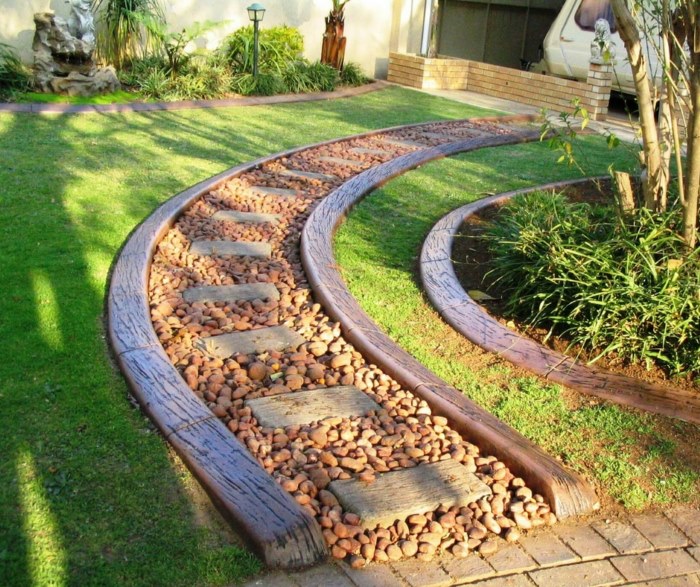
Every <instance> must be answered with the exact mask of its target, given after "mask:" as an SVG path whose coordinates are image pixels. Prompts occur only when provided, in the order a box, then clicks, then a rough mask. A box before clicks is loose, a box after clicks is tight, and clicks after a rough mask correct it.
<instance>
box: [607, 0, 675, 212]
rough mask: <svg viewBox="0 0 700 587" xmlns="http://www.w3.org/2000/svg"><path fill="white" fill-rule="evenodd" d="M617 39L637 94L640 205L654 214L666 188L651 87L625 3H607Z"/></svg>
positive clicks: (639, 44) (613, 1) (644, 60)
mask: <svg viewBox="0 0 700 587" xmlns="http://www.w3.org/2000/svg"><path fill="white" fill-rule="evenodd" d="M611 5H612V9H613V13H614V14H615V20H616V21H617V26H618V31H619V33H620V38H621V39H622V41H623V42H624V44H625V48H626V49H627V55H628V56H629V62H630V66H631V68H632V78H633V80H634V88H635V90H636V92H637V104H638V106H639V124H640V127H641V130H642V142H643V145H644V163H645V165H646V173H644V174H643V176H644V177H643V180H642V189H643V192H644V204H645V206H647V207H648V208H650V209H652V210H658V209H659V207H660V204H661V202H662V200H663V199H664V194H665V192H666V189H667V187H668V185H667V182H668V170H667V169H664V160H663V157H662V153H661V148H660V146H659V138H658V133H657V130H656V121H655V120H654V100H653V95H652V84H651V81H650V79H649V73H648V71H647V65H646V59H645V58H644V52H643V51H642V44H641V41H640V38H639V32H638V31H637V25H636V23H635V21H634V19H633V18H632V15H631V14H630V11H629V9H628V8H627V4H626V3H625V0H612V2H611Z"/></svg>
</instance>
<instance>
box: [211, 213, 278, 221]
mask: <svg viewBox="0 0 700 587" xmlns="http://www.w3.org/2000/svg"><path fill="white" fill-rule="evenodd" d="M212 218H213V219H214V220H228V221H230V222H248V223H250V224H264V223H265V222H269V223H270V224H277V223H278V222H279V220H280V218H282V215H281V214H261V213H259V212H238V211H237V210H219V211H218V212H217V213H216V214H214V215H213V216H212Z"/></svg>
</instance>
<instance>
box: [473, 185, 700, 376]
mask: <svg viewBox="0 0 700 587" xmlns="http://www.w3.org/2000/svg"><path fill="white" fill-rule="evenodd" d="M680 222H681V213H680V211H679V210H678V209H674V210H673V211H671V212H669V213H666V214H658V213H652V212H650V211H649V210H647V209H640V210H637V211H635V212H634V214H633V215H632V216H630V217H627V218H626V219H624V220H623V219H622V218H621V217H619V216H618V215H617V214H616V213H615V212H614V211H612V209H610V208H607V207H606V208H603V207H600V206H591V205H588V204H572V203H569V202H567V201H566V199H565V198H564V197H563V196H561V195H555V196H552V195H548V194H532V195H528V196H523V197H519V198H516V199H515V200H514V201H513V202H512V203H511V204H509V205H508V206H506V207H505V208H504V209H503V210H502V211H501V213H499V215H498V218H497V220H496V221H495V222H494V223H493V225H492V226H491V227H490V229H489V230H488V232H487V234H486V238H487V239H488V243H489V247H490V250H491V252H492V255H493V259H492V268H491V270H490V272H489V275H488V279H490V280H493V281H494V282H496V283H498V284H499V285H500V287H501V288H502V290H503V291H504V292H505V293H506V295H507V309H508V311H509V312H512V313H513V314H514V315H518V316H520V317H521V318H523V319H525V320H526V321H527V322H528V323H529V324H531V325H533V326H541V327H545V328H548V329H550V333H551V332H557V333H561V334H563V335H565V336H566V337H568V338H569V339H570V340H571V342H572V343H573V344H580V345H581V346H582V347H583V348H585V349H588V350H594V351H595V352H596V353H597V356H596V357H595V358H596V359H597V358H599V357H600V356H603V355H605V354H608V353H612V352H614V353H616V354H617V355H618V356H620V357H622V358H626V359H630V360H632V361H644V362H646V364H647V366H650V364H651V362H656V363H657V364H659V365H661V366H663V367H665V368H667V369H668V370H669V371H670V372H671V373H684V372H691V373H696V372H697V371H698V370H699V369H700V353H699V350H700V348H699V347H700V339H699V338H698V336H697V333H698V332H699V331H700V250H698V249H696V250H695V251H694V252H693V253H691V254H690V255H689V256H685V257H684V255H683V250H684V249H683V247H684V241H683V239H682V238H681V237H680V236H679V235H678V231H677V227H678V225H679V223H680Z"/></svg>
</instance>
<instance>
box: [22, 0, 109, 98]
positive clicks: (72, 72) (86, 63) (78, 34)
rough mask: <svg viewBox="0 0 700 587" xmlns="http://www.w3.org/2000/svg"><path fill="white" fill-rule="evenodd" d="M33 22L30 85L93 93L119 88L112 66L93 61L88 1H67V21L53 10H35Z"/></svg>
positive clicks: (68, 92) (67, 92)
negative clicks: (31, 79) (68, 14)
mask: <svg viewBox="0 0 700 587" xmlns="http://www.w3.org/2000/svg"><path fill="white" fill-rule="evenodd" d="M34 24H35V26H36V32H35V33H34V42H33V44H32V49H33V51H34V86H35V88H36V89H37V90H38V91H40V92H53V93H56V94H64V95H68V96H94V95H95V94H104V93H108V92H114V91H116V90H118V89H119V88H120V87H121V86H120V84H119V80H118V79H117V74H116V72H115V71H114V68H113V67H97V66H96V64H95V61H94V52H95V24H94V20H93V16H92V12H90V2H89V0H71V15H70V18H69V19H68V21H65V20H64V19H62V18H60V17H58V16H56V15H55V14H54V13H53V12H38V13H36V14H35V15H34Z"/></svg>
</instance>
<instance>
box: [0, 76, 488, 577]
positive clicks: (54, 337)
mask: <svg viewBox="0 0 700 587" xmlns="http://www.w3.org/2000/svg"><path fill="white" fill-rule="evenodd" d="M481 113H483V111H479V110H477V109H474V108H470V107H467V106H464V105H460V104H456V103H453V102H448V101H444V100H440V99H437V98H434V97H431V96H427V95H424V94H419V93H416V92H412V91H409V90H401V89H387V90H384V91H381V92H378V93H373V94H368V95H365V96H361V97H357V98H353V99H347V100H339V101H332V102H316V103H307V104H287V105H278V106H274V107H254V108H230V109H218V110H191V111H179V112H170V113H167V112H164V113H147V114H113V115H112V114H110V115H89V116H60V117H49V116H33V115H19V114H18V115H10V114H5V115H0V153H1V154H2V156H1V157H0V186H1V187H0V210H2V230H0V251H2V255H1V256H0V267H1V271H0V275H2V280H3V284H2V289H1V290H0V291H1V293H0V351H1V352H0V357H2V360H1V361H0V430H1V431H2V433H1V434H0V585H3V586H5V585H7V586H10V585H13V586H14V585H80V586H85V585H100V586H105V585H148V586H151V585H168V586H175V585H187V586H189V585H219V584H230V583H233V582H236V581H239V580H241V579H243V578H244V577H246V576H249V575H250V574H252V573H254V572H256V571H257V570H258V569H259V568H260V563H259V562H258V561H257V560H256V559H255V558H254V557H253V556H252V555H251V554H250V553H249V552H248V551H246V550H245V549H244V548H241V547H240V546H239V545H238V544H237V542H236V540H235V536H232V535H231V534H230V533H228V532H227V531H226V530H225V528H224V527H223V525H221V524H219V523H218V522H217V519H216V517H215V516H212V515H211V514H210V512H209V509H208V508H206V507H204V506H203V505H202V503H201V502H202V501H206V500H202V496H201V491H197V489H196V488H197V485H196V483H194V482H193V480H192V478H191V477H190V475H189V474H188V473H187V472H186V470H184V468H183V467H182V465H181V463H180V462H179V460H178V459H177V458H176V457H175V456H174V455H173V454H172V453H171V451H170V450H169V449H168V446H167V444H166V443H165V442H164V440H163V439H162V438H161V437H160V435H159V434H158V433H156V432H154V430H153V429H152V427H151V426H150V424H149V422H148V421H147V420H146V418H145V417H144V416H143V415H142V413H141V412H140V411H139V410H138V409H137V408H135V407H133V406H132V405H131V403H130V402H129V398H128V390H127V387H126V384H125V382H124V380H123V378H122V377H121V375H120V374H119V372H118V371H116V370H115V368H114V366H113V363H112V361H111V358H110V354H109V350H108V344H107V341H106V338H105V327H104V303H105V291H106V284H107V278H108V274H109V270H110V266H111V264H112V263H113V260H114V258H115V255H116V253H117V251H118V250H119V248H120V246H121V245H122V243H123V242H124V240H125V239H126V237H127V236H128V234H129V233H130V232H131V231H132V230H133V229H134V227H135V226H136V225H137V224H138V223H139V222H141V221H142V220H143V219H144V218H145V217H146V216H147V215H148V214H149V213H150V212H151V211H152V210H153V209H154V208H155V207H156V206H158V204H159V203H161V202H163V201H164V200H166V199H167V198H169V197H170V196H171V195H173V194H175V193H177V192H179V191H181V190H183V189H184V188H186V187H188V186H190V185H192V184H194V183H196V182H198V181H201V180H203V179H205V178H207V177H210V176H212V175H214V174H216V173H218V172H220V171H222V170H224V169H226V168H228V167H230V166H233V165H236V164H238V163H240V162H244V161H248V160H252V159H254V158H256V157H259V156H261V155H264V154H268V153H274V152H277V151H280V150H283V149H287V148H290V147H293V146H297V145H305V144H308V143H312V142H315V141H319V140H323V139H329V138H333V137H338V136H344V135H349V134H352V133H357V132H361V131H365V130H368V129H373V128H382V127H386V126H391V125H395V124H401V123H410V122H419V121H425V120H434V119H443V118H460V117H468V116H473V115H476V114H481Z"/></svg>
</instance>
